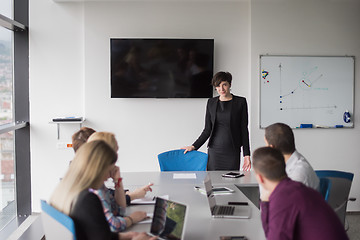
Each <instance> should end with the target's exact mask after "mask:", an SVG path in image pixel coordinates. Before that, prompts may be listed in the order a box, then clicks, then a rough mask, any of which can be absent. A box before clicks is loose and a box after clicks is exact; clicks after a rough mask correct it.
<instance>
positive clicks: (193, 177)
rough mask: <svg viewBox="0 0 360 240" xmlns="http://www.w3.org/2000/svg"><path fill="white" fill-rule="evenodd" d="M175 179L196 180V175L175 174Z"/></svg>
mask: <svg viewBox="0 0 360 240" xmlns="http://www.w3.org/2000/svg"><path fill="white" fill-rule="evenodd" d="M173 179H196V174H195V173H174V174H173Z"/></svg>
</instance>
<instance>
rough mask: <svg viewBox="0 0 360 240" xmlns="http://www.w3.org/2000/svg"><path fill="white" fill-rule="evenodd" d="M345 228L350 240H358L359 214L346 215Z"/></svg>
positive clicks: (359, 239)
mask: <svg viewBox="0 0 360 240" xmlns="http://www.w3.org/2000/svg"><path fill="white" fill-rule="evenodd" d="M345 228H347V234H348V236H349V238H350V240H360V212H356V213H348V214H347V215H346V220H345Z"/></svg>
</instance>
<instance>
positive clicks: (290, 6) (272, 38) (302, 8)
mask: <svg viewBox="0 0 360 240" xmlns="http://www.w3.org/2000/svg"><path fill="white" fill-rule="evenodd" d="M359 10H360V2H359V1H331V0H325V1H324V0H321V1H283V0H279V1H271V3H269V2H266V1H252V2H251V80H250V82H251V101H252V108H251V116H252V122H251V133H252V134H251V137H252V149H255V148H257V147H259V146H261V145H263V135H264V131H263V130H261V129H259V114H258V113H259V82H260V80H259V72H260V69H259V55H262V54H280V55H321V56H334V55H335V56H336V55H341V56H344V55H351V56H355V58H356V59H355V64H356V65H355V78H356V79H355V103H354V106H355V110H354V113H355V115H354V116H353V121H354V125H355V128H353V129H295V130H294V133H295V139H296V146H297V149H298V150H299V151H300V152H301V153H302V154H303V155H304V156H305V157H306V158H307V159H308V160H309V161H310V162H311V164H312V166H313V167H314V168H315V169H335V170H343V171H349V172H353V173H355V177H354V182H353V185H352V190H351V193H350V196H353V197H356V198H357V199H358V200H357V201H356V202H354V203H352V202H350V203H349V205H348V211H359V210H360V191H359V184H360V178H359V176H360V161H359V160H360V159H359V156H360V148H359V147H358V146H359V142H360V126H359V122H358V121H357V120H358V116H357V115H356V114H357V113H359V112H360V104H359V96H360V84H359V83H360V78H359V71H358V69H359V67H360V61H359V59H360V27H359V23H360V14H359Z"/></svg>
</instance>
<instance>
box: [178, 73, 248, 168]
mask: <svg viewBox="0 0 360 240" xmlns="http://www.w3.org/2000/svg"><path fill="white" fill-rule="evenodd" d="M231 81H232V76H231V74H230V73H229V72H218V73H216V74H215V75H214V77H213V79H212V85H213V86H214V87H215V88H216V91H217V92H218V94H219V96H218V97H214V98H210V99H209V100H208V102H207V106H206V115H205V127H204V130H203V131H202V133H201V135H200V136H199V138H198V139H197V140H196V141H195V142H194V143H193V144H192V146H186V147H183V148H182V149H185V151H184V153H186V152H189V151H193V150H197V149H199V148H200V147H201V146H202V145H203V144H204V143H205V142H206V140H207V139H209V143H208V164H207V170H208V171H214V170H239V169H240V153H241V147H242V148H243V155H244V164H243V170H244V171H248V170H250V168H251V162H250V144H249V130H248V111H247V103H246V99H245V98H244V97H239V96H235V95H232V94H231V93H230V88H231Z"/></svg>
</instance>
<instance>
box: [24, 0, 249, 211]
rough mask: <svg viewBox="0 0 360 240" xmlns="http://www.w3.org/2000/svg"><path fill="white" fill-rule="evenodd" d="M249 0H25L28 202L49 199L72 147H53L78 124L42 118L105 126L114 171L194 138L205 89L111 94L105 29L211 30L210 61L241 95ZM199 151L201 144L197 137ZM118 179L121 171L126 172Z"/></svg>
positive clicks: (245, 85) (126, 33)
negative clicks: (113, 143)
mask: <svg viewBox="0 0 360 240" xmlns="http://www.w3.org/2000/svg"><path fill="white" fill-rule="evenodd" d="M249 6H250V4H249V3H248V2H225V3H223V2H217V3H216V2H209V3H206V4H205V3H203V2H185V3H184V2H181V3H179V2H170V3H168V2H151V3H148V2H131V1H130V2H127V1H125V2H106V3H104V2H86V3H54V2H52V1H50V0H49V1H41V0H33V1H31V2H30V33H31V37H30V49H31V51H30V78H31V80H30V85H31V86H30V99H31V103H30V105H31V158H32V196H33V211H39V199H40V198H43V199H48V198H49V197H50V195H51V192H52V191H53V189H54V187H55V185H56V183H57V182H58V181H59V178H60V177H61V176H62V175H63V174H64V172H65V170H66V168H67V166H68V163H69V160H70V159H71V158H72V156H73V153H72V151H71V150H69V149H67V150H58V149H56V143H57V142H69V141H70V137H71V134H72V133H73V132H75V131H76V130H77V129H78V126H76V125H75V126H73V125H64V126H63V125H62V126H61V132H60V133H61V139H60V140H59V141H58V140H57V139H56V126H55V125H52V124H48V121H49V120H50V119H52V118H53V117H56V116H67V115H77V116H78V115H83V116H85V117H86V119H87V121H86V122H85V124H84V125H86V126H89V127H93V128H94V129H96V130H99V131H111V132H114V133H115V134H116V136H117V139H118V142H119V147H120V149H119V161H118V164H119V166H120V167H121V171H159V167H158V162H157V154H158V153H160V152H162V151H166V150H170V149H176V148H180V147H182V146H184V145H188V144H192V142H193V141H194V140H195V139H196V138H197V137H198V135H199V134H200V132H201V131H202V128H203V124H204V113H205V105H206V99H111V98H110V84H109V82H110V76H109V71H110V66H109V61H110V55H109V43H110V41H109V39H110V38H111V37H133V38H136V37H139V38H140V37H146V38H147V37H148V38H151V37H153V38H162V37H163V38H214V39H215V71H219V70H225V71H230V72H231V73H232V74H233V78H234V80H233V81H234V83H233V87H232V90H233V93H235V94H237V95H242V96H245V97H247V98H249V97H250V96H249V93H250V89H249V87H250V83H249V81H248V79H249V66H250V65H249V61H248V59H249V54H250V44H249V39H250V28H249V27H250V22H249V19H250V15H249V13H250V11H249ZM201 150H202V151H206V148H205V147H203V148H202V149H201ZM124 181H125V180H124Z"/></svg>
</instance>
